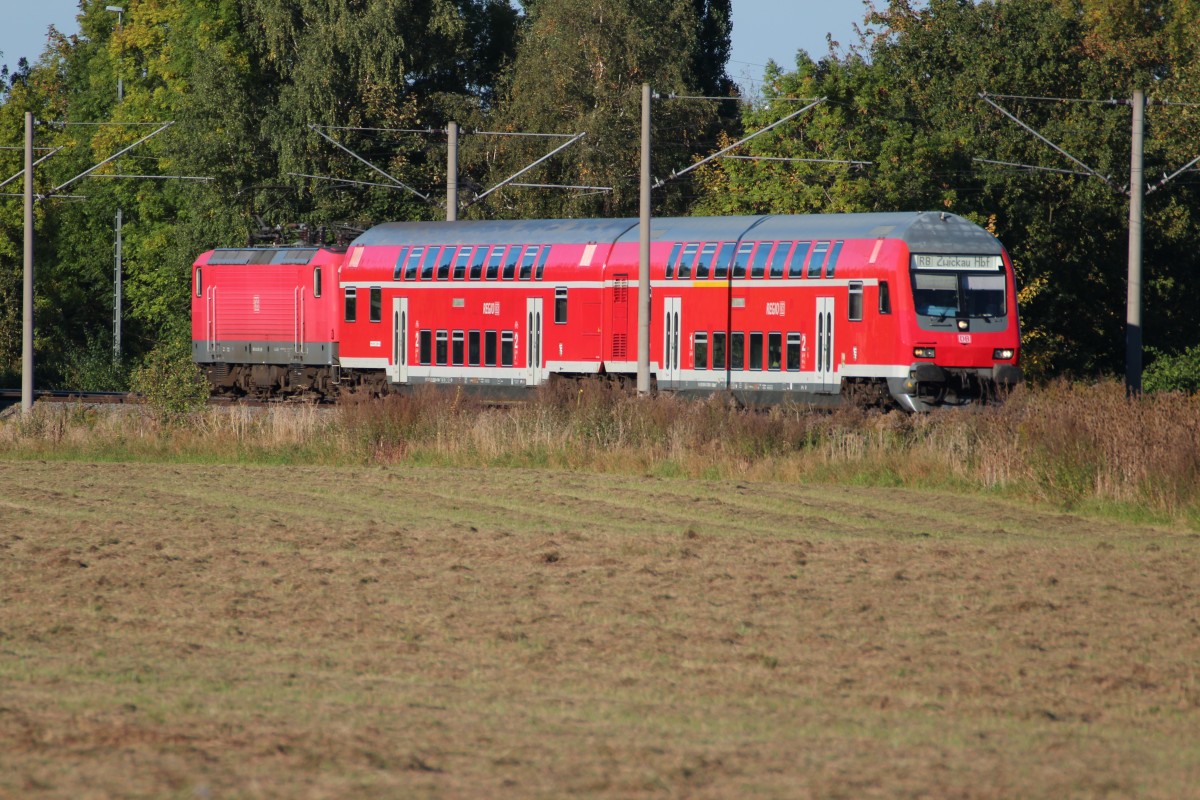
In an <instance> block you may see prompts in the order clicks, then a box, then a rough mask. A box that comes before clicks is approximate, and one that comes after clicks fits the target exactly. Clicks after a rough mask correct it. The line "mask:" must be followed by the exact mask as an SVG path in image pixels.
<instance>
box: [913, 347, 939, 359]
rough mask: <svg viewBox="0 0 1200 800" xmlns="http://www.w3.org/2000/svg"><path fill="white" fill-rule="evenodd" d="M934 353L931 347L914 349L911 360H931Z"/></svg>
mask: <svg viewBox="0 0 1200 800" xmlns="http://www.w3.org/2000/svg"><path fill="white" fill-rule="evenodd" d="M935 353H936V351H935V350H934V348H932V347H914V348H913V358H933V357H934V354H935Z"/></svg>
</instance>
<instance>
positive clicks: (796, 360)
mask: <svg viewBox="0 0 1200 800" xmlns="http://www.w3.org/2000/svg"><path fill="white" fill-rule="evenodd" d="M787 370H788V372H799V371H800V334H798V333H789V334H788V338H787Z"/></svg>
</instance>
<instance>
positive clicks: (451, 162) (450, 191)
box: [446, 122, 458, 222]
mask: <svg viewBox="0 0 1200 800" xmlns="http://www.w3.org/2000/svg"><path fill="white" fill-rule="evenodd" d="M457 219H458V123H457V122H451V123H449V124H448V125H446V222H454V221H455V220H457Z"/></svg>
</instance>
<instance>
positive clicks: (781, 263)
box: [771, 242, 803, 278]
mask: <svg viewBox="0 0 1200 800" xmlns="http://www.w3.org/2000/svg"><path fill="white" fill-rule="evenodd" d="M791 251H792V243H791V242H778V243H777V244H776V245H775V252H774V253H772V254H771V277H772V278H782V277H783V274H784V270H785V269H787V260H788V253H790V252H791ZM801 260H803V259H801Z"/></svg>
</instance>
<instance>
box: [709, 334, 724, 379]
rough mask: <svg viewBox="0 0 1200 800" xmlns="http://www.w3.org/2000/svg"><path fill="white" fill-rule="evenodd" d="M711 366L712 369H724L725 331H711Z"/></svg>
mask: <svg viewBox="0 0 1200 800" xmlns="http://www.w3.org/2000/svg"><path fill="white" fill-rule="evenodd" d="M712 366H713V369H719V370H724V369H725V331H713V338H712Z"/></svg>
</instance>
